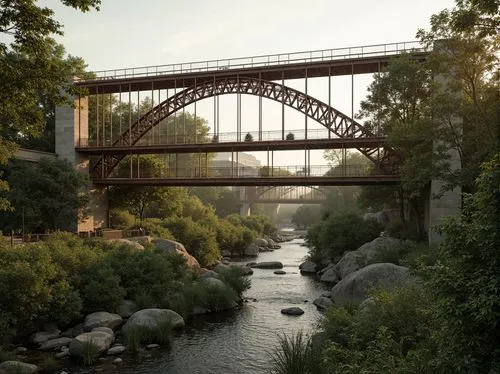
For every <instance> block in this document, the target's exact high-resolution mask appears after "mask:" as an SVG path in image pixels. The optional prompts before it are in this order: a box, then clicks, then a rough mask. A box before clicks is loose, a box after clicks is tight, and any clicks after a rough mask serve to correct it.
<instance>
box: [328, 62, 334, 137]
mask: <svg viewBox="0 0 500 374" xmlns="http://www.w3.org/2000/svg"><path fill="white" fill-rule="evenodd" d="M328 112H329V114H330V115H329V116H328V122H329V128H328V139H330V138H331V137H332V125H333V123H332V118H333V113H332V66H331V65H329V66H328Z"/></svg>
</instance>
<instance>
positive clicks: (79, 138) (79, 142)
mask: <svg viewBox="0 0 500 374" xmlns="http://www.w3.org/2000/svg"><path fill="white" fill-rule="evenodd" d="M81 99H82V97H81V96H80V94H78V146H79V147H81V146H82V145H81V142H82V131H81V129H80V127H81V122H82V104H81ZM87 134H88V131H87ZM87 136H88V135H87ZM88 141H89V140H88V139H87V146H88ZM23 209H24V208H23Z"/></svg>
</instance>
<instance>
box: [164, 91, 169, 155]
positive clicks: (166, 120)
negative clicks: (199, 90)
mask: <svg viewBox="0 0 500 374" xmlns="http://www.w3.org/2000/svg"><path fill="white" fill-rule="evenodd" d="M168 99H169V98H168V88H167V100H168ZM168 123H169V118H166V119H165V137H166V138H167V143H166V144H170V139H169V137H168ZM169 161H170V160H169Z"/></svg>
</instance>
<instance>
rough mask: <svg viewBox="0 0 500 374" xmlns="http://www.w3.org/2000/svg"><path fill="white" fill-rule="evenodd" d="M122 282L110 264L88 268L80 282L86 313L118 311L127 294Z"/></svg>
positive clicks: (100, 264)
mask: <svg viewBox="0 0 500 374" xmlns="http://www.w3.org/2000/svg"><path fill="white" fill-rule="evenodd" d="M120 281H121V279H120V277H119V276H118V275H116V274H115V271H114V270H113V268H111V267H110V266H109V265H108V264H104V263H99V264H95V265H93V266H90V267H89V268H87V269H86V270H85V271H84V272H83V274H82V275H81V277H80V281H79V282H78V283H79V287H78V288H79V290H80V293H81V297H82V299H83V305H84V306H85V308H84V312H85V313H92V312H99V311H102V310H116V308H117V307H118V306H119V305H120V303H121V301H122V300H123V299H124V298H125V294H126V290H125V289H124V288H123V287H122V286H121V285H120V284H121V282H120Z"/></svg>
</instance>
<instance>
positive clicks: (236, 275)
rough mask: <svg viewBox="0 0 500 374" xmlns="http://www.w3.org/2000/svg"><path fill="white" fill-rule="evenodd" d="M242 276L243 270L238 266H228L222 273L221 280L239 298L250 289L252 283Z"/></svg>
mask: <svg viewBox="0 0 500 374" xmlns="http://www.w3.org/2000/svg"><path fill="white" fill-rule="evenodd" d="M243 274H244V271H243V269H241V268H240V267H238V266H230V267H229V268H228V269H226V270H225V271H224V272H223V273H222V280H223V281H224V283H226V284H227V285H228V286H229V287H231V288H232V289H233V290H234V291H236V294H237V295H238V296H239V297H241V295H242V294H243V292H245V291H246V290H248V289H249V288H250V285H251V283H252V282H251V280H250V279H249V278H248V277H246V276H244V275H243Z"/></svg>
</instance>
